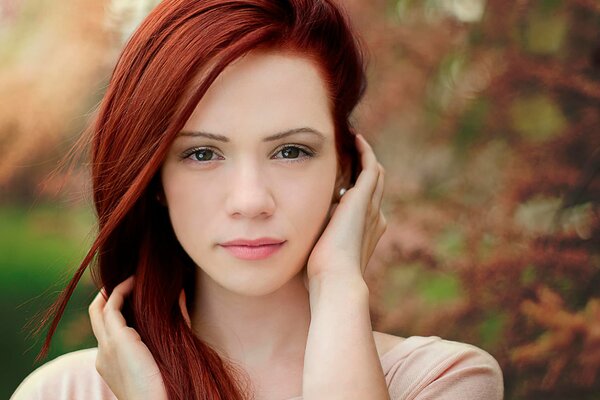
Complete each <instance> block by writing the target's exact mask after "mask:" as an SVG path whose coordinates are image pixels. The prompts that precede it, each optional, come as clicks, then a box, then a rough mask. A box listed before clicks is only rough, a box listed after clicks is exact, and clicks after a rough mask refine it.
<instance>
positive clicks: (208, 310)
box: [191, 270, 310, 367]
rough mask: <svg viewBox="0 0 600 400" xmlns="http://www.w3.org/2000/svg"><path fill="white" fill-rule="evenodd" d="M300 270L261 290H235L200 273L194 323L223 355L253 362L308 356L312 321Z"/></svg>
mask: <svg viewBox="0 0 600 400" xmlns="http://www.w3.org/2000/svg"><path fill="white" fill-rule="evenodd" d="M302 277H303V275H302V272H300V273H299V274H297V275H296V276H295V277H294V278H292V279H290V280H289V281H288V282H287V283H286V284H285V285H283V286H282V287H280V288H279V289H277V290H276V291H274V292H272V293H269V294H266V295H262V296H248V295H242V294H238V293H234V292H231V291H229V290H227V289H225V288H223V287H222V286H220V285H219V284H218V283H217V282H215V281H214V280H212V279H211V278H210V277H208V276H207V275H206V274H205V273H204V272H203V271H202V270H199V273H198V274H197V282H196V297H195V299H194V302H195V304H194V308H193V309H194V312H193V315H192V316H191V321H192V328H193V329H194V331H195V332H196V334H197V335H198V336H199V337H200V338H202V339H203V340H204V341H205V342H207V343H208V344H209V345H211V346H212V347H213V348H214V349H215V350H216V351H217V352H219V353H220V354H221V355H222V356H225V357H227V358H229V359H232V360H234V361H236V362H238V363H241V364H243V365H246V366H249V367H254V366H255V367H258V366H261V365H272V364H273V363H274V362H276V361H278V360H288V361H291V360H292V359H294V360H298V358H299V357H303V356H304V350H305V348H306V340H307V337H308V328H309V325H310V303H309V295H308V291H307V289H306V287H305V286H304V283H303V279H302Z"/></svg>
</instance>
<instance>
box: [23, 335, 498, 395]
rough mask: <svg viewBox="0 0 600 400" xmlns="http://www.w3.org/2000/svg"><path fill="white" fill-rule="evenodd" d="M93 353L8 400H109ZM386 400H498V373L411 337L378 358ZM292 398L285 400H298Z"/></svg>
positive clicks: (41, 372)
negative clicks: (387, 399) (383, 377)
mask: <svg viewBox="0 0 600 400" xmlns="http://www.w3.org/2000/svg"><path fill="white" fill-rule="evenodd" d="M96 352H97V349H96V348H92V349H85V350H79V351H74V352H72V353H68V354H65V355H63V356H60V357H57V358H56V359H54V360H52V361H49V362H47V363H46V364H44V365H42V366H40V367H39V368H38V369H36V370H35V371H33V372H32V373H31V374H30V375H29V376H28V377H27V378H25V380H24V381H23V382H22V383H21V385H20V386H19V387H18V388H17V390H16V392H15V393H14V394H13V395H12V397H11V400H25V399H26V400H71V399H85V400H115V399H116V397H115V396H114V394H113V393H112V392H111V391H110V389H109V388H108V386H107V385H106V384H105V383H104V381H103V380H102V377H101V376H100V375H99V374H98V372H97V371H96V366H95V362H96ZM381 365H382V367H383V371H384V373H385V380H386V382H387V385H388V388H389V392H390V398H391V400H400V399H402V400H405V399H414V400H429V399H435V400H456V399H460V400H470V399H478V400H479V399H485V400H502V399H503V396H504V385H503V380H502V371H501V370H500V367H499V366H498V363H497V362H496V360H495V359H494V358H493V357H492V356H491V355H489V354H488V353H487V352H485V351H483V350H481V349H479V348H477V347H475V346H472V345H469V344H465V343H459V342H453V341H449V340H443V339H441V338H439V337H437V336H431V337H422V336H411V337H408V338H406V339H405V340H402V341H401V342H399V343H398V344H397V345H395V346H394V347H392V348H391V349H390V350H389V351H388V352H387V353H385V354H384V355H382V356H381ZM298 399H300V400H301V399H302V397H294V398H293V399H288V400H298Z"/></svg>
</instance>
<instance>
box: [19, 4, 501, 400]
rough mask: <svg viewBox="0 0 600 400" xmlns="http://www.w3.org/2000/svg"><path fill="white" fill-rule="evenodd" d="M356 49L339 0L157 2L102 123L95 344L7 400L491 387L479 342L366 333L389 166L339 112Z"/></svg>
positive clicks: (345, 112)
mask: <svg viewBox="0 0 600 400" xmlns="http://www.w3.org/2000/svg"><path fill="white" fill-rule="evenodd" d="M364 89H365V74H364V65H363V59H362V55H361V52H360V49H359V47H358V44H357V40H356V37H355V35H354V34H353V32H352V30H351V28H350V26H349V24H348V21H347V18H346V17H345V14H343V13H342V12H341V10H340V9H339V8H338V6H337V5H336V4H334V2H333V1H332V0H165V1H163V2H162V3H161V4H160V5H159V6H158V7H156V8H155V9H154V11H153V12H152V13H151V14H150V15H149V16H148V17H147V18H146V19H145V20H144V21H143V23H142V24H141V26H140V27H139V28H138V30H137V31H136V32H135V33H134V35H133V36H132V38H131V39H130V40H129V42H128V43H127V45H126V47H125V49H124V50H123V53H122V55H121V57H120V59H119V61H118V63H117V65H116V67H115V70H114V73H113V76H112V79H111V81H110V84H109V87H108V90H107V92H106V95H105V97H104V99H103V101H102V104H101V107H100V110H99V113H98V116H97V120H96V122H95V124H94V126H93V138H92V176H93V191H94V204H95V207H96V211H97V214H98V221H99V234H98V237H97V239H96V241H95V242H94V244H93V246H92V248H91V249H90V252H89V253H88V255H87V257H86V258H85V259H84V261H83V263H82V265H81V267H80V269H79V270H78V272H77V273H76V275H75V277H74V278H73V280H72V282H70V284H69V285H68V287H67V288H66V289H65V292H64V293H63V294H62V296H61V297H60V298H59V300H58V301H57V303H56V306H55V308H54V309H52V310H51V312H52V313H53V316H54V318H53V319H52V320H51V321H50V322H51V323H50V330H49V333H48V338H47V341H46V344H45V347H44V349H43V351H42V353H44V352H45V351H46V350H47V346H48V345H49V340H50V337H51V336H52V333H53V332H54V330H55V328H56V324H57V323H58V320H59V318H60V316H61V314H62V312H63V310H64V307H65V305H66V302H67V300H68V299H69V296H70V295H71V293H72V291H73V289H74V287H75V285H76V284H77V281H78V280H79V278H80V276H81V274H82V273H83V271H84V269H85V268H86V267H87V265H88V264H90V263H91V261H92V260H93V258H94V256H96V257H97V258H96V259H95V264H94V267H95V270H94V271H95V272H96V277H97V279H98V280H99V282H98V283H99V286H101V287H102V289H101V290H100V293H99V294H98V295H97V296H96V298H95V300H94V301H93V302H92V304H91V305H90V308H89V313H90V319H91V323H92V328H93V331H94V334H95V336H96V338H97V340H98V348H94V349H88V350H82V351H76V352H73V353H70V354H66V355H64V356H62V357H59V358H58V359H56V360H53V361H51V362H49V363H47V364H45V365H43V366H41V367H40V368H38V369H37V370H36V371H34V372H33V373H32V374H31V375H30V376H29V377H27V378H26V379H25V381H24V382H23V383H22V384H21V386H20V387H19V388H18V389H17V391H16V392H15V394H14V395H13V399H15V400H16V399H74V398H77V399H78V398H81V399H114V398H118V399H121V400H122V399H128V400H129V399H148V400H149V399H167V398H168V399H227V400H229V399H250V398H254V399H257V400H285V399H300V398H303V399H305V400H306V399H372V400H379V399H382V400H383V399H500V398H502V374H501V372H500V369H499V368H498V364H497V363H496V361H495V360H494V359H493V358H492V357H491V356H490V355H489V354H487V353H486V352H484V351H482V350H480V349H478V348H476V347H473V346H470V345H466V344H462V343H457V342H451V341H445V340H442V339H440V338H438V337H409V338H406V339H404V338H400V337H396V336H392V335H387V334H384V333H379V332H373V331H372V328H371V323H370V317H369V308H368V293H369V292H368V288H367V286H366V284H365V281H364V279H363V273H364V269H365V266H366V264H367V261H368V260H369V257H370V256H371V254H372V252H373V250H374V248H375V245H376V244H377V242H378V240H379V238H380V237H381V235H382V234H383V232H384V231H385V226H386V222H385V218H384V216H383V214H382V213H381V210H380V205H381V199H382V195H383V187H384V180H383V177H384V170H383V168H382V166H381V165H380V164H379V163H378V161H377V159H376V157H375V154H374V153H373V151H372V149H371V147H370V146H369V144H368V143H367V141H366V140H365V139H364V138H363V137H362V136H360V135H356V134H354V132H353V129H352V127H351V124H350V121H349V117H350V115H351V112H352V110H353V109H354V107H355V106H356V104H357V103H358V101H359V99H360V98H361V96H362V94H363V92H364Z"/></svg>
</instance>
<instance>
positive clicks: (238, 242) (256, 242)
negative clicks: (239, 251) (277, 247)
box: [220, 237, 285, 246]
mask: <svg viewBox="0 0 600 400" xmlns="http://www.w3.org/2000/svg"><path fill="white" fill-rule="evenodd" d="M283 242H285V240H283V239H276V238H269V237H262V238H258V239H235V240H230V241H229V242H225V243H220V245H221V246H263V245H265V244H279V243H283Z"/></svg>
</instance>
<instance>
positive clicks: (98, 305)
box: [89, 276, 185, 400]
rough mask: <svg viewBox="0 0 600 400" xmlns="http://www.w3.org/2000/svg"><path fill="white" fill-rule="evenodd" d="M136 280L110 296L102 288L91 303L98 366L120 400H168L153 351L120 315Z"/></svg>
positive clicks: (118, 286)
mask: <svg viewBox="0 0 600 400" xmlns="http://www.w3.org/2000/svg"><path fill="white" fill-rule="evenodd" d="M133 282H134V277H133V276H131V277H129V278H127V279H126V280H125V281H123V282H121V283H120V284H118V285H117V286H116V287H115V289H114V290H113V292H112V293H111V295H110V297H109V298H108V299H106V291H105V289H104V288H102V289H101V290H100V292H99V293H98V295H97V296H96V298H95V299H94V301H93V302H92V304H90V307H89V314H90V320H91V322H92V330H93V331H94V335H95V336H96V339H97V340H98V355H97V357H96V369H97V370H98V373H100V375H101V376H102V378H103V379H104V381H105V382H106V384H107V385H108V386H109V387H110V389H111V390H112V392H113V393H114V394H115V396H116V397H117V398H118V399H119V400H138V399H145V400H148V399H157V400H158V399H161V400H162V399H167V392H166V389H165V386H164V383H163V379H162V376H161V374H160V371H159V369H158V365H157V364H156V361H155V360H154V357H153V356H152V353H151V352H150V350H149V349H148V347H147V346H146V345H145V344H144V343H143V342H142V340H141V337H140V335H139V334H138V333H137V332H136V331H135V329H133V328H131V327H129V326H127V324H126V321H125V318H124V317H123V314H121V308H122V307H123V302H124V301H125V297H126V296H127V295H129V294H130V293H131V291H132V289H133ZM180 304H181V302H180ZM184 304H185V303H184Z"/></svg>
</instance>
